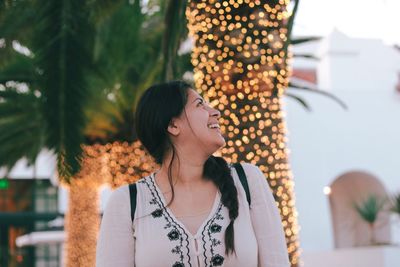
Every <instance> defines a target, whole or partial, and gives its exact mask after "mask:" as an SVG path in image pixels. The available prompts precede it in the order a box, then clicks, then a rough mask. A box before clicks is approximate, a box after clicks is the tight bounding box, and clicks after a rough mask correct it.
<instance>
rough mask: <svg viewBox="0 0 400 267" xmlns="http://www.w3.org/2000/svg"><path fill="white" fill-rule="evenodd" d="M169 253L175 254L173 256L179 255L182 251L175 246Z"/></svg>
mask: <svg viewBox="0 0 400 267" xmlns="http://www.w3.org/2000/svg"><path fill="white" fill-rule="evenodd" d="M171 252H172V253H175V254H181V253H182V249H181V247H180V246H176V247H174V248H173V249H172V250H171Z"/></svg>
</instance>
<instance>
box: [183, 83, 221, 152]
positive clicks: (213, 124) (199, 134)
mask: <svg viewBox="0 0 400 267" xmlns="http://www.w3.org/2000/svg"><path fill="white" fill-rule="evenodd" d="M220 116H221V114H220V112H219V111H218V110H216V109H214V108H212V107H210V106H209V104H208V103H206V102H205V101H204V99H203V98H202V97H201V96H200V95H199V94H198V93H197V92H196V91H195V90H193V89H189V90H188V98H187V103H186V106H185V112H183V113H182V114H181V115H180V117H179V118H177V119H176V121H175V122H176V125H177V127H178V128H179V134H178V135H177V136H176V137H177V138H176V141H177V142H182V143H183V144H186V145H188V146H190V147H192V146H194V147H193V148H194V149H196V146H197V147H198V149H201V150H203V151H205V152H206V153H207V154H210V155H211V154H212V153H214V152H215V151H216V150H218V149H219V148H220V147H222V146H224V145H225V139H224V138H223V136H222V135H221V131H220V127H219V121H218V119H219V118H220Z"/></svg>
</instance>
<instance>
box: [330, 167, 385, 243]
mask: <svg viewBox="0 0 400 267" xmlns="http://www.w3.org/2000/svg"><path fill="white" fill-rule="evenodd" d="M330 187H331V192H330V194H329V203H330V208H331V216H332V225H333V233H334V242H335V248H348V247H357V246H368V245H371V242H370V240H371V231H370V229H369V226H368V224H367V223H366V222H365V221H363V220H362V219H361V218H360V216H359V214H358V213H357V212H356V210H355V207H354V205H355V203H358V204H359V203H360V202H362V201H365V199H366V198H367V197H368V196H370V195H371V194H373V195H376V196H377V197H379V198H385V197H386V196H387V194H386V190H385V188H384V186H383V184H382V183H381V182H380V181H379V179H378V178H377V177H375V176H374V175H372V174H369V173H366V172H362V171H352V172H347V173H344V174H342V175H340V176H339V177H337V178H336V179H335V180H334V181H333V183H332V184H331V186H330ZM389 219H390V218H389V213H388V212H381V213H380V214H379V216H378V219H377V222H376V227H375V229H374V233H373V234H374V239H375V241H376V243H389V242H390V223H389Z"/></svg>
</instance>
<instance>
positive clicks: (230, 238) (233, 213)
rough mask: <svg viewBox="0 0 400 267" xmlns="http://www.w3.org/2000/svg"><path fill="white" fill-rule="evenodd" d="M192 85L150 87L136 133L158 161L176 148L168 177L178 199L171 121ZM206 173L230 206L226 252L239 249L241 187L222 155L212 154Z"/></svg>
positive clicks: (141, 102)
mask: <svg viewBox="0 0 400 267" xmlns="http://www.w3.org/2000/svg"><path fill="white" fill-rule="evenodd" d="M191 88H192V86H190V85H189V84H188V83H185V82H183V81H171V82H166V83H160V84H156V85H153V86H151V87H150V88H148V89H147V90H146V91H145V92H144V93H143V95H142V96H141V98H140V100H139V103H138V106H137V109H136V116H135V122H136V127H135V128H136V133H137V136H138V138H139V140H140V141H141V143H142V144H143V146H144V147H145V148H146V149H147V151H148V152H149V154H150V155H151V156H152V157H153V158H154V159H155V161H156V162H157V163H158V164H161V163H162V162H163V160H164V157H165V156H166V154H167V152H168V151H169V150H171V151H172V159H171V162H170V163H169V166H168V181H169V184H170V187H171V191H172V198H171V201H170V202H169V203H168V205H170V204H171V202H172V201H173V199H174V196H175V193H174V187H173V183H172V174H171V173H172V162H173V161H174V160H175V157H176V158H177V159H178V162H179V157H178V155H177V154H176V151H175V148H174V145H173V144H172V142H171V140H170V137H169V135H168V131H167V128H168V125H169V123H170V122H171V120H172V119H173V118H176V117H178V116H179V115H181V114H182V112H184V108H185V105H186V102H187V99H188V92H189V90H190V89H191ZM203 176H204V177H206V178H207V179H210V180H212V181H213V182H214V184H215V185H216V186H217V187H218V189H219V191H220V192H221V201H222V204H224V206H225V207H227V208H228V210H229V219H230V223H229V225H228V227H227V228H226V231H225V247H226V249H225V253H226V254H229V253H233V252H235V242H234V241H235V237H234V229H233V224H234V221H235V219H236V218H237V216H238V206H239V204H238V198H237V190H236V187H235V184H234V181H233V178H232V175H231V172H230V168H229V166H228V163H227V162H226V161H225V160H224V159H223V158H222V157H215V156H210V157H209V158H208V159H207V160H206V162H205V164H204V169H203ZM168 205H167V206H168Z"/></svg>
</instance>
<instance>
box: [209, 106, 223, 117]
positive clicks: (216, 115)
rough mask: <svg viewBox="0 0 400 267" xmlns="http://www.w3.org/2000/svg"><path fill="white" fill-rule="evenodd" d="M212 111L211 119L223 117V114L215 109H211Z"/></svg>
mask: <svg viewBox="0 0 400 267" xmlns="http://www.w3.org/2000/svg"><path fill="white" fill-rule="evenodd" d="M210 109H211V111H210V112H211V117H216V118H217V119H218V118H220V117H221V112H219V110H217V109H215V108H210Z"/></svg>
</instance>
